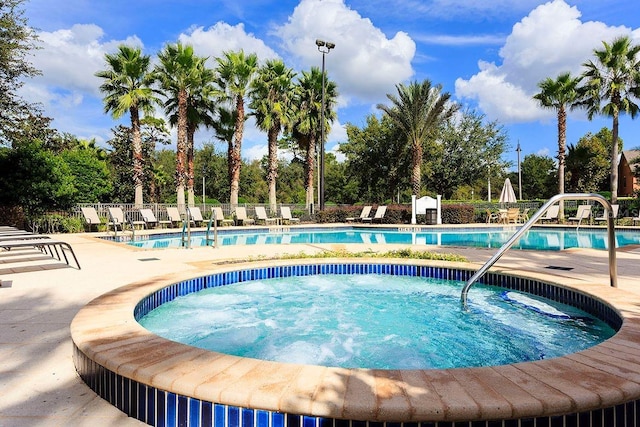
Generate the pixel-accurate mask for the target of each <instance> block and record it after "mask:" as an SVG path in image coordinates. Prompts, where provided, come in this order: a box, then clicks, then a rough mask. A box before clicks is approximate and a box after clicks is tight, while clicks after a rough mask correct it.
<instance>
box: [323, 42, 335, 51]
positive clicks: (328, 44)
mask: <svg viewBox="0 0 640 427" xmlns="http://www.w3.org/2000/svg"><path fill="white" fill-rule="evenodd" d="M325 46H326V47H327V49H329V50H331V49H333V48H334V47H336V44H335V43H331V42H326V43H325Z"/></svg>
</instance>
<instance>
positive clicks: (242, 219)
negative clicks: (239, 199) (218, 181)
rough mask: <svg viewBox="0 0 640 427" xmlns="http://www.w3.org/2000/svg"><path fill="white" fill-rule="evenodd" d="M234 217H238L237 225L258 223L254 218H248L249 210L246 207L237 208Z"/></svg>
mask: <svg viewBox="0 0 640 427" xmlns="http://www.w3.org/2000/svg"><path fill="white" fill-rule="evenodd" d="M234 216H235V217H236V225H239V224H242V225H248V224H254V223H255V222H256V221H255V220H254V219H253V218H249V217H248V216H247V209H246V208H245V207H244V206H237V207H236V209H235V213H234Z"/></svg>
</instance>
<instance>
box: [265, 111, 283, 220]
mask: <svg viewBox="0 0 640 427" xmlns="http://www.w3.org/2000/svg"><path fill="white" fill-rule="evenodd" d="M279 133H280V124H279V123H278V125H277V126H276V125H274V126H272V127H271V129H269V132H268V139H269V170H268V171H267V183H268V184H269V209H270V210H271V214H272V215H273V214H275V212H277V209H278V206H277V200H276V180H277V178H278V134H279Z"/></svg>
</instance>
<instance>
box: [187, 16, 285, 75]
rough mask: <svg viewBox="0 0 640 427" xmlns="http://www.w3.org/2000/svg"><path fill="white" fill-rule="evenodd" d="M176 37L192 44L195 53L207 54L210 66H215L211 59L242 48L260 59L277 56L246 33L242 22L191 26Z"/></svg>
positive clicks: (258, 40)
mask: <svg viewBox="0 0 640 427" xmlns="http://www.w3.org/2000/svg"><path fill="white" fill-rule="evenodd" d="M178 39H179V40H180V41H181V42H182V43H184V44H190V45H192V46H193V49H194V51H195V52H196V54H197V55H200V56H208V57H209V58H210V59H209V62H208V65H209V66H211V67H214V66H215V63H213V59H214V58H216V57H220V56H222V54H223V52H226V51H238V50H240V49H243V50H244V52H245V53H246V54H250V53H255V54H257V55H258V58H259V59H260V61H264V60H267V59H271V58H277V57H278V54H277V53H276V52H275V51H274V50H273V49H271V48H270V47H269V46H267V45H266V44H265V43H264V41H262V40H260V39H258V38H256V37H255V36H254V35H253V34H250V33H247V32H246V31H245V28H244V24H242V23H240V24H238V25H235V26H232V25H229V24H227V23H225V22H218V23H216V24H215V25H213V26H211V27H209V28H208V29H204V27H193V28H191V29H190V30H189V32H187V33H186V34H185V33H183V34H180V36H179V37H178Z"/></svg>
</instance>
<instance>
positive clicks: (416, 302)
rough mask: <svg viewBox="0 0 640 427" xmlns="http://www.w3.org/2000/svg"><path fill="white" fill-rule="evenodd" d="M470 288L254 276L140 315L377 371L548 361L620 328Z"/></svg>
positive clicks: (230, 340) (284, 356) (233, 349)
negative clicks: (465, 300)
mask: <svg viewBox="0 0 640 427" xmlns="http://www.w3.org/2000/svg"><path fill="white" fill-rule="evenodd" d="M462 285H463V283H462V282H457V281H447V280H442V279H434V278H425V277H412V276H395V275H394V276H390V275H384V274H364V275H363V274H355V275H330V274H329V275H312V276H292V277H284V278H277V279H264V280H254V281H249V282H242V283H236V284H232V285H228V286H220V287H214V288H210V289H205V290H202V291H199V292H196V293H192V294H188V295H185V296H182V297H178V298H176V299H174V300H173V301H171V302H168V303H165V304H163V305H161V306H160V307H158V308H156V309H155V310H152V311H151V312H150V313H148V314H147V315H146V316H144V317H143V318H141V319H140V320H139V321H140V323H141V324H142V325H143V326H144V327H146V328H147V329H149V330H151V331H152V332H154V333H156V334H158V335H161V336H163V337H165V338H168V339H171V340H175V341H179V342H183V343H186V344H189V345H193V346H197V347H202V348H205V349H209V350H213V351H218V352H222V353H227V354H234V355H238V356H243V357H254V358H259V359H264V360H273V361H278V362H290V363H302V364H314V365H324V366H339V367H347V368H352V367H359V368H377V369H431V368H434V369H435V368H438V369H439V368H452V367H463V366H467V367H471V366H491V365H499V364H508V363H515V362H521V361H531V360H540V359H545V358H551V357H558V356H562V355H565V354H568V353H572V352H576V351H579V350H582V349H584V348H587V347H590V346H593V345H595V344H597V343H599V342H601V341H602V340H604V339H607V338H609V337H611V336H612V335H613V334H614V330H613V329H612V328H611V327H609V326H608V325H607V324H605V323H604V322H602V321H600V320H597V319H595V318H593V317H591V316H589V315H588V314H586V313H585V312H583V311H580V310H578V309H576V308H574V307H570V306H566V305H563V304H560V303H557V302H553V301H550V300H542V299H540V298H539V297H535V296H532V295H525V294H520V295H521V296H519V295H518V294H519V293H518V292H509V298H505V297H504V289H502V288H497V287H492V286H478V287H477V288H474V295H473V304H472V305H471V309H470V310H469V311H463V310H461V308H460V289H461V287H462ZM519 301H525V302H527V303H525V304H523V303H521V302H519ZM532 301H533V302H532ZM536 301H537V302H536ZM532 306H535V307H532ZM545 307H548V308H545ZM557 313H562V314H563V315H562V316H558V314H557Z"/></svg>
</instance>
